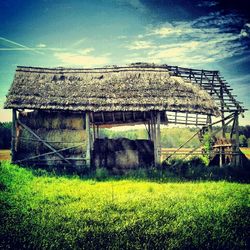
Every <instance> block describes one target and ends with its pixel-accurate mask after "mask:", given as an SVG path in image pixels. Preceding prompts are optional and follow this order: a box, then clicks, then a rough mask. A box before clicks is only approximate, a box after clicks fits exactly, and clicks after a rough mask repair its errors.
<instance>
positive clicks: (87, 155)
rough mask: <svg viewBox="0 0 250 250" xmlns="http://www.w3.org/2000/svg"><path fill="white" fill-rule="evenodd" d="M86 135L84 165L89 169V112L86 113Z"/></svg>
mask: <svg viewBox="0 0 250 250" xmlns="http://www.w3.org/2000/svg"><path fill="white" fill-rule="evenodd" d="M86 133H87V151H86V165H87V167H90V162H91V152H90V150H91V134H90V119H89V112H86Z"/></svg>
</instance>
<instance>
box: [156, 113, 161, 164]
mask: <svg viewBox="0 0 250 250" xmlns="http://www.w3.org/2000/svg"><path fill="white" fill-rule="evenodd" d="M156 123H157V127H156V149H157V159H156V164H157V165H160V164H161V113H160V111H157V117H156Z"/></svg>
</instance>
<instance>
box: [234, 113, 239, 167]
mask: <svg viewBox="0 0 250 250" xmlns="http://www.w3.org/2000/svg"><path fill="white" fill-rule="evenodd" d="M234 121H235V124H234V126H235V151H234V153H235V154H234V157H235V160H234V164H235V166H236V167H238V166H239V165H240V139H239V114H238V112H236V113H235V115H234Z"/></svg>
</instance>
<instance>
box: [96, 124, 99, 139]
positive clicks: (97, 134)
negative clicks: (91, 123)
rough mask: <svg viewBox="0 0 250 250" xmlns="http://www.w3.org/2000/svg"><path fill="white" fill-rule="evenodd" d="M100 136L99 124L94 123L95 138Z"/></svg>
mask: <svg viewBox="0 0 250 250" xmlns="http://www.w3.org/2000/svg"><path fill="white" fill-rule="evenodd" d="M99 137H100V128H99V125H96V138H97V139H98V138H99Z"/></svg>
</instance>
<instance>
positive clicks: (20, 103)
mask: <svg viewBox="0 0 250 250" xmlns="http://www.w3.org/2000/svg"><path fill="white" fill-rule="evenodd" d="M5 108H26V109H53V110H70V111H94V112H97V111H149V110H160V111H164V110H169V111H182V112H190V113H192V112H194V113H201V114H211V115H218V108H217V107H216V105H215V103H214V101H213V100H212V99H211V97H210V95H209V94H208V93H207V92H206V91H204V90H202V89H201V88H200V87H199V86H196V85H194V84H192V83H191V82H188V81H187V80H184V79H183V78H181V77H176V76H171V74H170V72H169V71H168V70H167V69H165V68H162V67H156V66H152V67H150V66H147V67H143V66H142V65H141V66H136V65H131V66H128V67H107V68H99V69H66V68H50V69H49V68H32V67H18V68H17V70H16V74H15V78H14V81H13V84H12V87H11V89H10V91H9V93H8V96H7V101H6V103H5Z"/></svg>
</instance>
